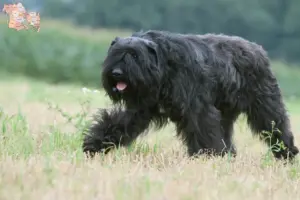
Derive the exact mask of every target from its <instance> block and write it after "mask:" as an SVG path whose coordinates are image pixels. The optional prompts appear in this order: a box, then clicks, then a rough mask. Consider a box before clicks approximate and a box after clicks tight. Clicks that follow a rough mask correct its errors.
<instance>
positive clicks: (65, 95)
mask: <svg viewBox="0 0 300 200" xmlns="http://www.w3.org/2000/svg"><path fill="white" fill-rule="evenodd" d="M0 90H1V96H0V105H1V108H2V109H1V117H0V118H1V120H0V130H1V131H0V133H1V134H0V138H1V139H0V199H3V200H5V199H22V200H26V199H53V198H56V199H133V200H135V199H175V200H176V199H204V200H205V199H218V196H221V197H222V199H232V200H235V199H256V200H259V199H282V198H288V199H297V198H298V197H299V186H298V185H297V184H298V182H299V180H300V165H299V160H297V161H296V163H295V164H293V165H287V166H285V165H284V164H283V163H282V162H275V161H274V159H273V158H272V156H270V154H269V152H268V148H266V147H265V146H264V145H263V144H262V143H260V142H259V140H258V139H257V138H253V137H252V135H251V133H250V131H249V128H248V127H247V126H246V123H245V119H244V118H243V117H242V116H241V117H240V118H239V120H238V122H237V123H236V124H235V127H234V129H235V133H236V134H235V141H236V145H237V148H238V157H237V158H236V159H230V157H225V158H212V159H205V158H199V159H196V160H189V159H188V157H187V155H186V149H185V147H184V146H183V145H182V144H181V142H180V141H179V140H178V139H177V138H176V137H175V129H174V126H173V125H172V124H170V125H168V126H167V127H166V128H164V129H162V130H159V131H153V130H150V132H149V133H148V135H146V136H145V137H140V138H139V139H138V140H137V142H136V144H134V145H132V146H131V147H129V148H121V149H119V150H114V151H112V152H111V153H109V154H108V155H107V156H99V157H97V158H96V159H95V160H87V159H86V158H85V157H84V155H83V153H82V151H81V144H82V135H81V132H82V129H83V128H84V127H86V126H87V125H88V124H89V120H90V116H91V115H92V114H93V113H94V112H95V111H96V109H97V108H107V107H110V106H111V103H110V101H109V99H108V98H107V97H106V96H105V95H104V93H103V91H99V92H97V93H83V92H82V88H80V87H78V86H75V85H70V84H61V85H51V84H47V83H43V82H39V81H33V80H29V79H26V78H24V77H19V78H13V79H12V78H9V79H8V78H7V79H0ZM285 102H286V103H287V108H288V109H289V111H290V116H291V122H292V129H293V132H294V134H295V139H296V142H298V141H300V137H299V134H298V133H299V130H300V127H299V125H298V122H299V119H300V112H299V107H300V106H299V103H298V102H299V101H298V100H297V99H292V100H290V99H286V100H285Z"/></svg>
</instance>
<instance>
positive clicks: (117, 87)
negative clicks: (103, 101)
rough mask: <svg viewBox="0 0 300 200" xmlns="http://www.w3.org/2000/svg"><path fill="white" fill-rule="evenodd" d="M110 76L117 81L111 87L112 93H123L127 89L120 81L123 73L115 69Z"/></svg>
mask: <svg viewBox="0 0 300 200" xmlns="http://www.w3.org/2000/svg"><path fill="white" fill-rule="evenodd" d="M111 74H112V76H113V77H114V78H115V79H116V81H117V83H116V85H114V86H113V91H114V92H116V91H119V92H122V91H124V90H125V89H126V87H127V84H126V83H125V82H123V81H122V80H121V79H122V76H123V74H124V73H123V71H122V70H121V69H120V68H116V69H114V70H113V71H112V72H111Z"/></svg>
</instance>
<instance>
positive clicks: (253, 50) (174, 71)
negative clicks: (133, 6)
mask: <svg viewBox="0 0 300 200" xmlns="http://www.w3.org/2000/svg"><path fill="white" fill-rule="evenodd" d="M102 81H103V82H102V83H103V87H104V89H105V91H106V92H107V94H108V95H109V97H110V98H111V99H112V101H113V102H114V103H115V104H116V107H115V108H114V109H113V110H112V111H108V110H102V111H100V112H99V113H98V115H97V116H95V122H96V123H95V124H93V125H92V127H91V128H90V129H89V130H88V133H87V134H86V135H85V138H84V143H83V150H84V152H89V153H91V154H92V155H94V153H96V152H100V151H104V150H105V149H108V148H110V147H112V146H113V145H117V146H119V145H128V144H130V143H131V142H132V141H133V140H135V139H136V138H137V137H138V136H139V135H140V134H141V133H143V132H144V131H145V130H146V129H147V128H148V127H149V125H150V124H151V123H152V122H153V124H154V125H156V126H157V127H158V128H160V127H162V126H164V125H165V124H166V123H167V122H168V120H170V121H171V122H173V123H175V125H176V127H177V134H178V136H180V137H181V139H182V140H183V142H184V143H185V144H186V146H187V148H188V153H189V155H190V156H192V155H197V154H200V153H203V152H205V153H207V154H209V155H212V154H213V155H224V153H226V152H229V151H230V152H232V153H233V154H234V155H235V154H236V149H235V147H234V144H233V142H232V134H233V124H234V122H235V120H236V119H237V117H238V115H239V114H241V113H245V114H246V115H247V118H248V124H249V126H250V128H251V129H252V131H253V132H254V133H256V134H258V133H261V132H262V131H271V129H272V123H271V122H272V121H274V122H275V128H277V129H279V130H280V131H281V133H279V132H278V131H277V132H276V131H275V132H274V133H273V135H272V137H271V139H270V140H266V143H267V144H268V145H270V144H271V145H274V144H275V143H276V142H277V140H278V141H279V142H283V144H284V146H285V147H286V148H285V149H281V150H280V151H278V152H276V151H275V150H273V154H274V156H275V157H276V158H284V159H286V158H288V157H289V158H293V157H294V156H295V155H296V154H298V148H297V147H296V146H295V144H294V137H293V134H292V132H291V130H290V121H289V118H288V116H287V113H286V110H285V106H284V103H283V100H282V96H281V92H280V89H279V87H278V83H277V80H276V78H275V77H274V74H273V73H272V71H271V68H270V61H269V59H268V57H267V54H266V52H265V51H264V50H263V48H262V47H261V46H259V45H257V44H255V43H252V42H249V41H247V40H245V39H242V38H240V37H232V36H226V35H215V34H206V35H192V34H185V35H184V34H176V33H170V32H164V31H154V30H151V31H147V32H138V33H134V34H133V35H132V36H131V37H128V38H118V37H117V38H116V39H115V40H114V41H112V43H111V46H110V48H109V50H108V55H107V57H106V59H105V61H104V65H103V71H102ZM120 81H122V82H125V83H126V84H127V87H126V88H125V90H121V91H120V90H118V89H117V88H116V85H117V83H118V82H120ZM117 105H124V106H125V109H121V108H120V107H118V106H117ZM105 152H108V150H106V151H105Z"/></svg>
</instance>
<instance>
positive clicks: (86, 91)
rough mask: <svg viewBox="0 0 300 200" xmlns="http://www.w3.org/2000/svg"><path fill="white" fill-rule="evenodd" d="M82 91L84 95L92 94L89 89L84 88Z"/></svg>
mask: <svg viewBox="0 0 300 200" xmlns="http://www.w3.org/2000/svg"><path fill="white" fill-rule="evenodd" d="M81 90H82V92H83V93H84V94H86V93H88V92H91V90H90V89H88V88H86V87H84V88H82V89H81Z"/></svg>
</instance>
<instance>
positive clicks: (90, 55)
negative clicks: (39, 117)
mask: <svg viewBox="0 0 300 200" xmlns="http://www.w3.org/2000/svg"><path fill="white" fill-rule="evenodd" d="M128 34H129V33H128V32H126V31H123V32H121V31H114V30H110V31H108V30H105V29H103V30H101V29H99V30H88V29H80V28H78V27H73V26H71V25H68V24H66V23H58V22H51V21H49V22H44V21H43V24H42V27H41V31H40V32H38V33H37V32H34V31H19V32H18V31H15V30H13V29H9V28H8V27H7V24H5V23H0V52H1V53H0V61H1V64H0V70H2V72H9V73H10V74H20V75H25V76H29V77H32V78H36V79H42V80H45V81H47V82H52V83H62V82H72V83H78V84H81V85H84V86H88V87H97V88H99V87H100V86H101V85H100V68H101V63H102V61H103V59H104V56H105V54H106V51H107V48H108V45H109V43H110V42H111V40H112V39H113V38H114V37H115V36H117V35H118V36H122V35H128ZM272 66H273V68H274V71H275V74H276V75H277V77H278V79H279V83H280V86H281V88H282V90H283V93H284V95H285V96H299V97H300V88H299V87H296V85H297V82H299V81H298V80H299V79H300V78H299V77H300V70H299V68H298V69H297V68H296V67H295V68H293V67H291V66H289V67H287V65H286V64H283V63H278V62H274V63H273V65H272Z"/></svg>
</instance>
